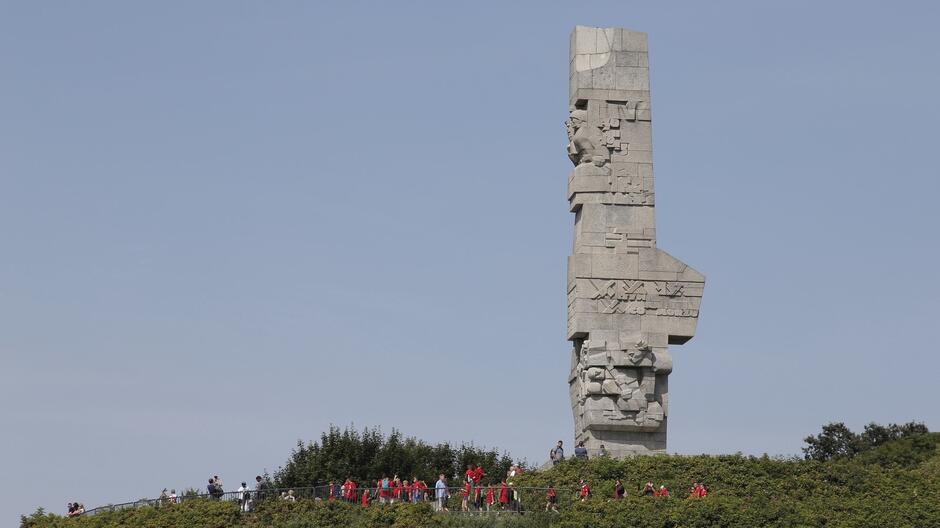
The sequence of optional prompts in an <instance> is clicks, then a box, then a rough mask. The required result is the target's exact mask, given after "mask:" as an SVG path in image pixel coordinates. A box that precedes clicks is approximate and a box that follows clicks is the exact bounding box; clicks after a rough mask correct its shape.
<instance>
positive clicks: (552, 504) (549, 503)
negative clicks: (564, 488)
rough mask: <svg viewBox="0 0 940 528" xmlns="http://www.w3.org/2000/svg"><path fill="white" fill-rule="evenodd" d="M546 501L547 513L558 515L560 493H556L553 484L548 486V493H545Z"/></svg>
mask: <svg viewBox="0 0 940 528" xmlns="http://www.w3.org/2000/svg"><path fill="white" fill-rule="evenodd" d="M545 499H546V502H545V511H549V510H551V511H553V512H555V513H558V508H557V506H556V504H558V493H556V492H555V486H552V485H551V484H549V485H548V491H547V492H546V493H545Z"/></svg>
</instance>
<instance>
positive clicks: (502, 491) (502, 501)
mask: <svg viewBox="0 0 940 528" xmlns="http://www.w3.org/2000/svg"><path fill="white" fill-rule="evenodd" d="M507 504H509V488H508V487H507V486H506V479H503V481H502V482H500V483H499V507H500V508H505V507H506V505H507Z"/></svg>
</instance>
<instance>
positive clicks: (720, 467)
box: [27, 433, 940, 528]
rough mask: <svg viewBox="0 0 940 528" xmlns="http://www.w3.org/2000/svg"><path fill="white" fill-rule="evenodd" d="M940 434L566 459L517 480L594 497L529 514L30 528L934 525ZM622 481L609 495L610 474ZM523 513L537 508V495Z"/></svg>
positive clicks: (144, 520) (183, 517) (265, 514)
mask: <svg viewBox="0 0 940 528" xmlns="http://www.w3.org/2000/svg"><path fill="white" fill-rule="evenodd" d="M938 444H940V434H937V433H931V434H929V435H924V436H923V437H920V438H915V439H907V440H901V441H899V442H892V443H889V444H886V445H885V446H882V447H880V448H878V449H875V450H873V451H870V452H867V453H864V454H863V455H862V456H860V457H858V458H856V459H854V460H850V461H835V462H826V463H821V462H814V461H802V460H779V459H771V458H767V457H761V458H754V457H742V456H658V457H640V458H636V459H631V460H625V461H616V460H603V459H599V460H591V461H588V462H581V461H574V460H572V461H569V462H566V463H565V464H563V465H561V466H559V467H556V468H553V469H552V470H549V471H544V472H537V473H536V472H534V473H529V474H526V475H524V476H522V477H520V478H518V480H517V482H518V485H519V486H546V485H548V484H554V485H555V486H556V487H559V488H562V487H571V486H572V485H573V484H574V483H576V482H577V481H578V479H580V478H586V479H588V480H589V482H591V483H592V485H593V487H594V492H595V496H594V498H593V499H592V500H591V501H589V502H587V503H584V504H582V503H578V502H576V501H574V500H573V499H572V493H569V492H562V493H559V499H560V504H559V506H560V509H561V510H562V513H561V514H560V515H555V514H551V515H546V514H530V515H525V516H521V517H518V516H505V515H504V516H502V517H500V518H499V519H496V518H494V517H489V518H486V519H480V518H466V517H454V516H439V515H436V514H433V513H432V512H431V511H430V508H429V507H427V505H421V506H418V507H414V506H397V507H371V508H369V509H368V510H363V509H361V508H359V507H356V506H348V505H344V504H335V503H333V504H328V503H316V502H313V501H301V502H298V503H297V504H287V503H282V502H279V501H276V502H272V503H269V504H265V505H264V506H263V507H262V508H261V509H260V511H258V512H256V513H252V514H249V515H245V516H240V515H239V513H238V511H237V507H236V506H235V505H233V504H230V503H219V502H209V501H195V502H191V503H184V504H180V505H176V506H174V507H172V508H163V509H159V510H157V509H152V508H143V509H140V510H131V511H126V512H116V513H107V514H100V515H96V516H92V517H86V518H79V519H64V518H62V517H60V516H55V515H37V516H34V517H32V518H30V519H29V521H28V523H27V525H28V526H29V527H31V528H53V527H66V526H67V527H95V528H99V527H100V528H105V527H118V526H120V527H124V526H128V527H129V526H134V527H142V528H163V527H167V528H169V527H192V528H202V527H206V528H208V527H213V528H221V527H245V528H248V527H260V526H272V527H277V528H295V527H306V526H310V527H341V526H342V527H347V526H351V527H362V528H367V527H368V528H372V527H385V526H389V527H390V526H395V527H398V528H409V527H411V528H420V527H424V526H445V527H459V526H497V525H498V526H518V527H520V528H522V527H544V526H557V527H560V528H569V527H571V528H573V527H578V528H581V527H594V528H603V527H610V528H614V527H618V528H619V527H624V526H637V527H641V526H642V527H657V528H659V527H669V528H679V527H709V528H711V527H721V526H728V527H731V526H734V527H754V526H781V527H782V526H787V527H790V526H820V527H823V526H824V527H843V526H845V527H868V526H870V527H878V528H881V527H891V528H897V527H907V526H909V527H940V453H938V452H937V449H936V446H937V445H938ZM617 478H620V479H621V480H622V481H623V482H624V485H625V486H626V488H627V493H628V497H627V499H626V500H623V501H617V502H615V501H610V500H608V498H609V497H611V496H612V495H613V482H614V479H617ZM647 480H652V481H653V482H655V483H656V484H657V485H659V484H665V485H666V486H667V488H669V489H670V490H672V491H673V492H674V493H675V496H673V497H670V498H666V499H651V498H647V497H640V496H639V492H638V491H637V487H638V486H639V485H640V484H641V483H643V482H645V481H647ZM693 480H701V481H704V482H706V483H707V484H708V485H709V487H710V488H711V495H710V496H709V497H707V498H706V499H699V500H690V499H687V498H685V497H684V495H685V493H686V490H687V489H688V487H689V485H690V483H691V482H692V481H693ZM528 502H529V503H528V504H527V505H526V506H527V509H529V510H536V509H539V508H540V506H542V504H539V503H541V499H540V497H535V496H532V497H530V498H529V500H528Z"/></svg>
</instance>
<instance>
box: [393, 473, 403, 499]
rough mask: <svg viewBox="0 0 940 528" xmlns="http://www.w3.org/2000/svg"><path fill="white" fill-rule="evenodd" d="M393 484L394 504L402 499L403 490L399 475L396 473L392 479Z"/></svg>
mask: <svg viewBox="0 0 940 528" xmlns="http://www.w3.org/2000/svg"><path fill="white" fill-rule="evenodd" d="M391 486H392V501H391V502H392V504H395V503H396V502H398V501H399V500H401V492H402V487H401V481H400V480H398V475H395V478H394V479H392V484H391Z"/></svg>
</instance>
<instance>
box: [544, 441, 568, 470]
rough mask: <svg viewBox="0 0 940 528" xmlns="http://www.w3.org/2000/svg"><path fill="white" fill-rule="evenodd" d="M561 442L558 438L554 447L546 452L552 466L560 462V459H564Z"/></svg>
mask: <svg viewBox="0 0 940 528" xmlns="http://www.w3.org/2000/svg"><path fill="white" fill-rule="evenodd" d="M562 444H563V442H562V441H561V440H559V441H558V445H556V446H555V448H554V449H552V450H551V451H549V452H548V456H549V458H550V459H551V461H552V465H553V466H557V465H558V464H560V463H561V462H562V461H564V460H565V449H564V447H562Z"/></svg>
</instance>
